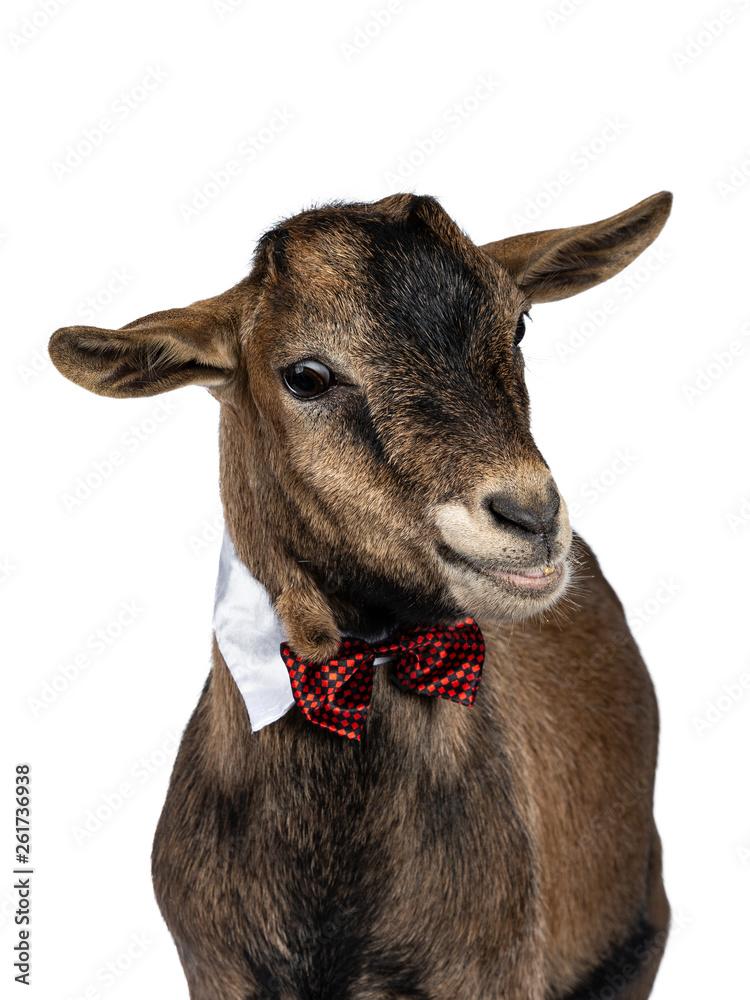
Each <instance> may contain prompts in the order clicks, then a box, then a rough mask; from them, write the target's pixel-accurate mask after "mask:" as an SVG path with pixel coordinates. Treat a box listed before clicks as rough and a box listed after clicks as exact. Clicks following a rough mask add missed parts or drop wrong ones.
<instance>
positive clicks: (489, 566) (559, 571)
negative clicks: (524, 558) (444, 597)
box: [441, 546, 565, 594]
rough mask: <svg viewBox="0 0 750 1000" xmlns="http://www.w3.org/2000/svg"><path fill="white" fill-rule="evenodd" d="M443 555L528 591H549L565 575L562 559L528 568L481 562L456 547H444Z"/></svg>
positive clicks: (489, 576)
mask: <svg viewBox="0 0 750 1000" xmlns="http://www.w3.org/2000/svg"><path fill="white" fill-rule="evenodd" d="M441 548H442V549H443V552H442V554H443V556H444V557H447V558H448V561H449V562H452V563H459V564H460V565H462V566H465V567H468V568H469V569H471V570H472V571H473V572H474V573H477V574H479V575H481V576H484V577H488V578H489V579H490V580H492V581H494V582H497V583H502V584H505V585H506V586H510V587H511V588H513V589H515V590H516V591H524V592H526V593H532V592H533V593H536V594H539V593H549V592H550V591H553V590H555V589H556V588H557V586H558V585H559V584H560V581H561V580H562V579H563V577H564V575H565V562H564V561H563V560H560V561H559V562H556V563H549V564H548V565H545V566H531V567H528V568H519V567H515V566H514V567H510V566H500V565H497V564H494V563H486V562H479V561H478V560H475V559H471V558H469V557H467V556H464V555H462V554H461V553H460V552H456V551H455V549H447V550H446V547H442V546H441Z"/></svg>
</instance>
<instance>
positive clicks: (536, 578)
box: [477, 562, 563, 590]
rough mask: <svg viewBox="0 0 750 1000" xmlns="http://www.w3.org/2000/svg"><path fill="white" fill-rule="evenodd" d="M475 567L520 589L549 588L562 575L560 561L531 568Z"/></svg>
mask: <svg viewBox="0 0 750 1000" xmlns="http://www.w3.org/2000/svg"><path fill="white" fill-rule="evenodd" d="M477 569H479V571H480V573H483V574H484V575H485V576H489V577H491V578H492V579H494V580H502V581H503V582H504V583H510V584H512V585H513V586H515V587H519V588H520V589H522V590H549V589H550V588H551V587H553V586H554V585H555V584H557V583H559V581H560V578H561V577H562V575H563V564H562V563H561V562H559V563H555V564H554V565H551V566H544V567H532V568H531V569H502V568H501V567H499V566H478V567H477Z"/></svg>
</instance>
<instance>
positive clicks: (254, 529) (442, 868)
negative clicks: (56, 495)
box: [50, 194, 671, 1000]
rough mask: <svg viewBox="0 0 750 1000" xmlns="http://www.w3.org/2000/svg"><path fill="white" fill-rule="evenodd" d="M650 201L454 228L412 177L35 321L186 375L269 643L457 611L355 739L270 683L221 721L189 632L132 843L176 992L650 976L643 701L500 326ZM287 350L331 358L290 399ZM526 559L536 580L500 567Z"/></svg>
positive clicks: (616, 617) (647, 216)
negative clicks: (455, 700) (544, 581)
mask: <svg viewBox="0 0 750 1000" xmlns="http://www.w3.org/2000/svg"><path fill="white" fill-rule="evenodd" d="M670 203H671V198H670V196H669V195H666V194H661V195H655V196H653V197H652V198H650V199H646V201H644V202H641V203H640V204H639V205H636V206H634V208H632V209H628V210H627V211H625V212H622V213H620V214H619V215H617V216H614V217H612V218H611V219H608V220H604V221H603V222H600V223H595V224H593V225H591V226H579V227H575V228H574V229H570V230H551V231H548V232H546V233H537V234H529V235H524V236H520V237H513V238H511V239H510V240H505V241H500V242H498V243H492V244H488V245H487V246H485V247H477V246H475V245H474V244H473V243H471V241H470V240H469V239H468V238H467V237H466V236H465V235H464V234H463V233H462V232H461V231H460V230H459V229H458V227H457V226H456V225H455V223H454V222H452V220H451V219H450V218H449V217H448V216H447V215H446V214H445V212H443V210H442V209H441V208H440V207H439V205H438V204H437V203H436V202H435V201H433V200H432V199H429V198H418V197H416V196H411V195H396V196H393V197H391V198H387V199H383V200H382V201H381V202H377V203H375V204H373V205H347V206H331V207H329V208H324V209H317V210H313V211H310V212H305V213H302V214H301V215H299V216H296V217H295V218H294V219H291V220H289V221H288V222H286V223H284V224H283V225H282V226H280V227H278V228H277V229H276V230H274V231H273V232H272V233H270V234H268V235H267V236H266V237H265V238H264V239H263V240H262V241H261V244H260V246H259V251H258V254H257V258H256V264H255V267H254V268H253V271H252V273H251V274H250V275H249V277H248V278H246V279H245V280H244V281H242V282H240V284H239V285H237V286H236V287H235V288H233V289H230V291H228V292H226V293H224V294H223V295H220V296H217V297H216V298H214V299H208V300H204V301H202V302H200V303H196V304H195V305H193V306H190V307H188V308H186V309H182V310H170V311H168V312H165V313H156V314H153V315H152V316H148V317H144V318H143V319H142V320H138V321H137V322H136V323H133V324H130V325H129V326H128V327H125V328H124V329H123V331H102V330H95V329H91V328H80V327H73V328H67V329H64V330H60V331H58V332H57V333H56V334H55V335H54V337H53V338H52V341H51V344H50V353H51V356H52V359H53V361H54V362H55V364H56V365H57V367H58V368H59V369H60V370H61V371H62V372H63V374H65V375H66V376H67V377H69V378H71V379H73V380H74V381H76V382H78V383H79V384H82V385H84V386H86V388H89V389H91V390H92V391H94V392H99V393H103V394H106V395H114V396H134V395H151V394H153V393H156V392H161V391H164V390H166V389H170V388H174V387H177V386H179V385H183V384H187V383H194V384H201V385H205V386H207V387H209V389H210V391H211V392H212V393H213V394H214V395H215V396H216V398H217V399H218V400H219V402H220V403H221V492H222V500H223V504H224V510H225V516H226V523H227V528H228V531H229V533H230V536H231V538H232V540H233V542H234V545H235V548H236V550H237V553H238V555H239V556H240V558H241V559H242V560H243V561H244V562H245V564H246V565H247V566H248V567H249V568H250V570H251V571H252V572H253V574H254V575H255V576H256V577H257V578H258V579H259V580H260V581H261V582H262V583H263V584H264V585H265V586H266V587H267V589H268V590H269V592H270V594H271V595H272V597H273V599H274V600H275V602H276V610H277V612H278V614H279V616H280V618H281V620H282V622H283V624H284V626H285V629H286V633H287V636H288V637H289V640H290V644H291V645H292V647H293V648H294V649H295V650H296V651H297V652H298V653H299V654H300V655H302V656H304V657H306V658H310V659H316V660H323V659H325V658H327V657H328V656H330V655H331V654H332V653H333V652H334V651H335V649H336V647H337V645H338V642H339V640H340V636H341V635H342V634H359V635H372V634H375V633H377V632H378V631H381V630H383V629H385V630H398V629H402V628H404V627H407V626H410V625H414V624H422V623H433V624H434V623H436V622H448V621H455V620H456V619H457V618H458V617H460V616H461V615H463V614H467V613H468V614H472V615H473V616H474V617H476V618H477V619H478V620H479V622H480V624H481V627H482V630H483V633H484V636H485V640H486V645H487V658H486V661H485V664H484V668H483V675H482V683H481V686H480V690H479V694H478V697H477V700H476V703H475V706H474V707H473V708H472V709H470V710H469V709H463V708H460V707H459V706H456V705H454V704H451V703H448V702H444V701H441V700H438V699H433V698H424V697H418V696H410V695H405V694H403V693H402V692H400V691H399V690H398V689H397V688H396V687H395V686H394V685H392V684H391V683H389V682H388V671H389V669H390V668H389V667H388V666H387V665H385V666H383V667H380V668H378V669H377V670H376V676H375V683H374V686H373V696H372V705H371V710H370V715H369V717H368V721H367V726H366V729H365V733H364V737H363V740H362V743H361V744H357V743H354V742H352V741H346V740H342V739H340V738H339V737H336V736H334V735H332V734H330V733H328V732H326V731H324V730H321V729H320V728H318V727H314V726H311V725H310V724H309V723H307V722H306V721H305V720H304V718H303V717H302V716H301V714H300V713H299V712H298V711H297V710H296V709H293V710H292V711H291V712H290V713H288V714H287V715H286V716H284V717H283V718H282V719H280V720H279V721H278V722H276V723H274V724H272V725H271V726H268V727H266V728H264V729H261V730H260V731H259V732H257V733H253V732H251V729H250V725H249V721H248V718H247V712H246V709H245V706H244V703H243V701H242V698H241V696H240V694H239V692H238V690H237V688H236V686H235V684H234V682H233V680H232V678H231V676H230V674H229V672H228V670H227V668H226V666H225V664H224V661H223V660H222V657H221V655H220V653H219V651H218V648H217V647H216V645H214V665H213V670H212V672H211V675H210V677H209V679H208V681H207V683H206V687H205V690H204V692H203V695H202V697H201V699H200V702H199V704H198V707H197V709H196V711H195V714H194V715H193V717H192V719H191V720H190V723H189V724H188V727H187V729H186V732H185V735H184V738H183V741H182V745H181V748H180V752H179V756H178V759H177V762H176V765H175V769H174V773H173V776H172V782H171V785H170V790H169V794H168V797H167V802H166V805H165V808H164V812H163V814H162V818H161V821H160V823H159V828H158V830H157V835H156V840H155V844H154V856H153V873H154V884H155V888H156V893H157V897H158V899H159V903H160V906H161V908H162V911H163V913H164V916H165V919H166V921H167V923H168V925H169V927H170V929H171V931H172V933H173V935H174V938H175V942H176V944H177V948H178V951H179V953H180V958H181V960H182V962H183V966H184V969H185V974H186V976H187V979H188V982H189V984H190V995H191V997H192V998H193V1000H209V998H211V1000H251V998H253V1000H256V998H260V997H265V998H269V997H274V998H278V1000H323V998H325V1000H337V998H340V1000H344V998H347V1000H406V998H412V1000H427V998H430V1000H469V998H471V1000H477V998H487V1000H490V998H500V997H504V998H509V1000H510V998H518V1000H521V998H524V1000H526V998H532V1000H553V998H560V1000H563V998H569V1000H573V998H574V997H578V996H581V997H582V996H586V997H589V996H590V994H592V993H593V994H594V995H597V992H596V991H601V990H603V989H604V988H605V987H607V988H609V985H610V983H611V982H615V983H618V984H619V983H621V984H622V988H621V989H618V995H619V996H621V997H623V998H625V1000H641V998H645V997H646V996H648V994H649V993H650V990H651V985H652V983H653V977H654V975H655V973H656V969H657V967H658V963H659V959H660V957H661V952H662V950H663V946H664V941H665V939H666V928H667V924H668V919H669V907H668V904H667V901H666V896H665V894H664V889H663V886H662V881H661V847H660V843H659V838H658V834H657V833H656V830H655V827H654V824H653V817H652V795H653V778H654V770H655V766H656V749H657V729H658V720H657V709H656V703H655V699H654V694H653V689H652V686H651V683H650V680H649V677H648V674H647V672H646V668H645V666H644V665H643V662H642V660H641V658H640V656H639V653H638V650H637V647H636V646H635V643H634V641H633V639H632V637H631V636H630V634H629V632H628V629H627V626H626V623H625V619H624V615H623V611H622V608H621V606H620V604H619V602H618V600H617V598H616V597H615V595H614V594H613V592H612V590H611V589H610V587H609V586H608V584H607V583H606V581H605V580H604V578H603V577H602V575H601V572H600V570H599V567H598V564H597V562H596V560H595V558H594V556H593V554H592V553H591V552H590V551H589V550H588V549H587V547H586V546H585V544H584V543H583V542H582V541H581V540H580V539H576V538H573V540H572V545H571V531H570V526H569V524H568V519H567V512H566V509H565V505H564V502H563V501H562V499H561V498H560V497H559V494H558V493H557V489H556V487H555V484H554V481H553V480H552V478H551V475H550V473H549V470H548V468H547V466H546V463H545V462H544V460H543V458H542V457H541V455H540V454H539V452H538V450H537V448H536V446H535V444H534V442H533V439H532V437H531V434H530V430H529V406H528V396H527V393H526V389H525V385H524V382H523V361H522V355H521V353H520V352H519V351H518V350H516V348H515V347H514V333H515V332H517V329H518V323H519V314H520V313H521V312H522V311H524V310H527V309H528V308H529V307H530V306H531V304H532V303H533V302H546V301H551V300H553V299H556V298H562V297H564V296H566V295H570V294H574V293H575V292H577V291H581V290H583V289H584V288H588V287H590V286H591V285H593V284H596V283H597V282H599V281H603V280H605V279H606V278H608V277H611V276H612V275H614V274H616V273H617V272H618V271H619V270H620V269H621V268H622V267H624V266H626V264H628V263H629V262H630V261H631V260H633V259H634V258H635V256H637V254H638V253H640V252H641V251H642V250H643V249H644V248H645V247H646V246H647V245H648V244H649V243H650V242H651V241H652V240H653V239H654V238H655V237H656V235H657V234H658V232H659V231H660V230H661V227H662V226H663V224H664V222H665V220H666V218H667V215H668V213H669V207H670ZM309 358H314V359H317V360H318V361H320V362H322V363H324V364H326V365H328V366H329V368H331V369H332V370H334V371H335V372H336V374H337V377H338V384H337V385H336V386H335V387H334V388H332V389H331V390H330V391H329V392H328V393H326V394H325V395H324V396H321V397H319V398H318V399H315V400H306V401H301V400H299V399H295V398H294V397H293V396H292V395H291V394H290V393H289V392H288V391H287V389H286V388H285V386H284V383H283V380H282V378H281V375H280V373H281V372H282V371H283V370H284V369H286V368H287V367H288V366H289V365H293V364H294V363H296V362H298V361H301V360H303V359H309ZM542 565H551V566H556V567H557V571H556V572H557V575H556V576H552V577H550V580H549V583H548V585H547V586H546V587H544V588H539V590H538V592H537V591H532V590H531V589H528V588H527V589H524V588H521V589H519V586H518V585H517V584H513V583H512V582H509V580H508V574H513V573H527V572H528V571H530V570H535V571H536V569H538V568H540V567H541V566H542ZM571 581H572V582H571ZM549 609H551V610H549ZM605 995H606V994H605Z"/></svg>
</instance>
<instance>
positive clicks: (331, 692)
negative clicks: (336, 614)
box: [281, 618, 484, 740]
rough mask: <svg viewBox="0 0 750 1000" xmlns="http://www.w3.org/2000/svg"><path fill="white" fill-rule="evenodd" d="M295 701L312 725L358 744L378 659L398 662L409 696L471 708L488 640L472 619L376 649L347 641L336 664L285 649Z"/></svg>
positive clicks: (396, 675)
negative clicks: (302, 657)
mask: <svg viewBox="0 0 750 1000" xmlns="http://www.w3.org/2000/svg"><path fill="white" fill-rule="evenodd" d="M281 656H282V659H283V660H284V663H285V664H286V667H287V669H288V671H289V677H290V679H291V682H292V692H293V694H294V700H295V701H296V702H297V704H298V705H299V707H300V708H301V709H302V711H303V713H304V714H305V716H306V717H307V719H309V721H310V722H314V723H315V724H316V725H317V726H323V727H325V728H326V729H331V730H332V731H333V732H334V733H338V735H339V736H346V737H348V738H349V739H350V740H358V739H360V737H361V730H362V727H363V726H364V724H365V719H366V718H367V710H368V708H369V706H370V696H371V694H372V677H373V668H374V661H375V659H376V657H386V658H388V659H390V660H393V661H394V666H395V670H394V672H393V674H392V679H393V681H394V682H395V683H396V684H397V685H398V686H399V687H400V688H401V689H402V690H404V691H413V692H415V693H417V694H426V695H429V696H431V697H433V698H448V699H449V700H450V701H457V702H458V703H459V704H461V705H471V704H472V703H473V701H474V697H475V695H476V693H477V688H478V687H479V679H480V677H481V672H482V661H483V660H484V639H483V638H482V633H481V631H480V629H479V626H478V625H477V624H476V622H475V621H474V619H473V618H464V619H463V621H460V622H459V623H458V624H457V625H451V626H449V627H448V628H444V629H431V630H430V631H427V632H426V631H419V630H418V629H414V630H412V631H411V632H407V633H405V634H404V635H402V636H401V637H400V638H399V639H397V640H396V641H395V642H390V643H388V642H386V643H383V644H382V645H376V646H371V645H370V644H369V643H367V642H365V641H364V640H363V639H355V638H345V639H343V640H342V642H341V645H340V646H339V652H338V655H337V657H336V658H335V659H333V660H329V662H328V663H305V662H304V661H303V660H300V659H299V657H297V656H295V655H294V653H293V652H292V651H291V649H290V648H289V647H288V646H287V645H286V644H285V643H282V644H281Z"/></svg>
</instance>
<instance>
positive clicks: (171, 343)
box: [49, 292, 241, 398]
mask: <svg viewBox="0 0 750 1000" xmlns="http://www.w3.org/2000/svg"><path fill="white" fill-rule="evenodd" d="M240 322H241V315H240V312H239V310H238V309H237V308H235V297H234V296H233V295H232V294H231V292H225V293H224V294H223V295H218V296H216V297H215V298H212V299H203V300H202V301H200V302H194V303H193V305H191V306H187V307H186V308H184V309H167V310H165V311H164V312H157V313H151V314H150V315H149V316H143V317H142V318H141V319H137V320H135V322H133V323H128V324H127V326H124V327H122V328H121V329H119V330H100V329H98V328H97V327H93V326H67V327H63V329H61V330H58V331H57V332H56V333H54V334H53V335H52V338H51V340H50V343H49V353H50V358H51V359H52V361H53V363H54V365H55V367H56V368H57V369H58V371H59V372H61V374H63V375H64V376H65V377H66V378H69V379H70V380H71V382H75V383H76V384H77V385H81V386H83V388H84V389H89V390H90V391H91V392H95V393H97V394H98V395H100V396H115V397H117V398H127V397H131V396H155V395H156V394H157V393H160V392H167V391H168V390H169V389H177V388H178V387H179V386H182V385H204V386H207V387H209V388H216V387H219V386H221V385H223V384H224V383H226V382H228V381H229V379H230V378H231V377H232V375H233V373H234V370H235V368H236V364H237V356H238V346H237V345H238V335H237V333H238V329H239V326H240Z"/></svg>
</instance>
